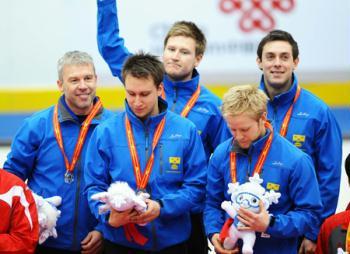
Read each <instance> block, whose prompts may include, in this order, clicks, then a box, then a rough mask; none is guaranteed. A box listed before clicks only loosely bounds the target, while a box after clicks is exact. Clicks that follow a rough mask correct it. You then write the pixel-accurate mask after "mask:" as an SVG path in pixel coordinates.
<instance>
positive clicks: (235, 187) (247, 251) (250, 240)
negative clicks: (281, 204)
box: [221, 174, 281, 254]
mask: <svg viewBox="0 0 350 254" xmlns="http://www.w3.org/2000/svg"><path fill="white" fill-rule="evenodd" d="M262 182H263V180H262V179H261V178H260V177H259V174H254V176H253V177H249V182H246V183H244V184H242V185H240V184H239V183H237V182H236V183H229V184H228V194H231V200H232V202H230V201H224V202H222V204H221V208H222V209H224V210H225V211H226V212H227V213H228V215H229V216H230V217H231V218H232V219H233V223H232V224H231V226H230V227H229V229H228V236H227V237H225V238H224V239H223V240H224V242H223V246H224V248H225V249H233V247H234V246H235V245H236V242H237V240H238V239H242V240H243V247H242V253H243V254H251V253H253V246H254V244H255V238H256V236H255V231H238V230H237V227H238V226H245V225H244V224H243V223H241V222H240V221H239V220H238V218H237V217H236V216H237V211H238V209H239V208H240V207H243V208H245V209H248V210H250V211H252V212H254V213H258V212H259V210H260V208H259V201H260V200H261V201H262V202H263V205H264V207H265V209H266V210H267V209H268V208H269V206H270V205H271V204H272V203H275V204H277V203H278V199H279V198H280V196H281V194H280V193H278V192H275V191H273V190H270V191H269V192H267V191H265V189H264V188H263V187H262V186H261V183H262Z"/></svg>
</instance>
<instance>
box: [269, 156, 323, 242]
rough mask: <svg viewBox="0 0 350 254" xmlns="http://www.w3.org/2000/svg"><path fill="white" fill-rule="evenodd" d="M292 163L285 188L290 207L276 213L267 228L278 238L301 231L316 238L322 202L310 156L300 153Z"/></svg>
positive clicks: (313, 238)
mask: <svg viewBox="0 0 350 254" xmlns="http://www.w3.org/2000/svg"><path fill="white" fill-rule="evenodd" d="M291 167H292V170H291V174H290V176H289V179H288V189H289V197H290V200H291V203H292V206H291V207H292V208H291V210H290V211H289V212H287V213H286V214H277V215H275V217H276V220H275V223H274V225H273V226H270V227H268V228H267V231H266V232H267V233H268V234H270V235H272V236H276V237H279V238H289V237H300V236H303V235H304V236H305V237H306V238H307V239H310V240H312V241H316V239H317V235H318V231H319V228H320V216H321V211H322V209H323V206H322V203H321V197H320V192H319V189H318V183H317V179H316V175H315V170H314V167H313V163H312V160H311V158H310V157H309V156H308V155H307V154H302V156H300V158H298V159H296V162H295V163H294V164H293V165H291Z"/></svg>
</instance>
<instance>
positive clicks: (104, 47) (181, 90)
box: [97, 0, 231, 160]
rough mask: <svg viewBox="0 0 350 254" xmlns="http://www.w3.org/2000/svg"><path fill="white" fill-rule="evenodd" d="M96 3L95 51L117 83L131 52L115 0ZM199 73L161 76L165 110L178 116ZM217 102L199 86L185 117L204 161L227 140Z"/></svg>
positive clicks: (193, 89)
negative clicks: (185, 78) (177, 79)
mask: <svg viewBox="0 0 350 254" xmlns="http://www.w3.org/2000/svg"><path fill="white" fill-rule="evenodd" d="M97 2H98V21H97V23H98V34H97V38H98V48H99V51H100V53H101V55H102V57H103V58H104V60H105V61H106V62H107V64H108V65H109V68H110V70H111V71H112V74H113V75H114V76H118V77H119V79H120V80H122V77H121V70H122V67H123V64H124V61H125V60H126V58H128V57H129V56H130V55H131V53H130V52H129V51H128V49H127V48H126V47H125V46H124V39H123V38H121V37H120V36H119V24H118V17H117V6H116V1H115V0H112V1H110V0H104V1H97ZM199 79H200V76H199V73H198V72H197V70H194V72H193V77H192V79H191V80H189V81H185V82H181V81H180V82H173V81H171V80H170V79H169V78H168V76H167V75H165V76H164V80H163V83H164V88H165V95H166V100H167V102H168V104H169V110H170V111H173V112H175V113H177V114H180V113H181V112H182V110H183V108H184V107H185V105H186V103H187V102H188V100H189V99H190V98H191V96H192V94H193V93H194V91H195V90H196V89H197V86H198V85H199ZM220 105H221V100H220V99H219V98H218V97H217V96H216V95H214V94H213V93H212V92H210V91H209V90H208V89H206V88H205V87H204V86H201V93H200V95H199V98H198V100H197V102H196V104H195V105H194V107H193V108H192V110H191V111H190V113H189V114H188V116H187V118H188V119H189V120H191V121H192V122H193V123H194V124H195V126H196V127H197V129H198V132H199V133H200V135H201V139H202V141H203V145H204V149H205V152H206V157H207V160H209V157H210V155H211V153H212V152H213V151H214V149H215V148H216V147H217V146H218V145H219V144H220V143H221V142H223V141H225V140H226V139H228V138H229V137H231V134H230V131H229V129H228V128H227V126H226V123H225V121H224V119H223V118H222V115H221V112H220Z"/></svg>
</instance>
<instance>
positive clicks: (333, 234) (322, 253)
mask: <svg viewBox="0 0 350 254" xmlns="http://www.w3.org/2000/svg"><path fill="white" fill-rule="evenodd" d="M349 223H350V204H349V205H348V208H347V210H346V211H344V212H341V213H337V214H334V215H332V216H331V217H329V218H327V219H326V220H325V221H324V222H323V224H322V227H321V229H320V233H319V235H318V238H317V248H316V254H337V253H338V252H337V249H338V248H342V249H343V250H344V251H345V249H346V246H345V244H346V243H347V241H346V237H347V232H349V233H348V234H349V237H350V227H349V225H350V224H349ZM348 244H349V246H348V247H347V251H349V250H350V238H349V239H348Z"/></svg>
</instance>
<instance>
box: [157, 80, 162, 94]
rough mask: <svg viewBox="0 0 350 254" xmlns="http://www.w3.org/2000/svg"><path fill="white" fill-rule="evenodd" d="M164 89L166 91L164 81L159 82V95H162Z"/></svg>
mask: <svg viewBox="0 0 350 254" xmlns="http://www.w3.org/2000/svg"><path fill="white" fill-rule="evenodd" d="M163 91H164V84H163V82H161V83H160V84H159V86H158V87H157V95H158V96H162V94H163Z"/></svg>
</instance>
